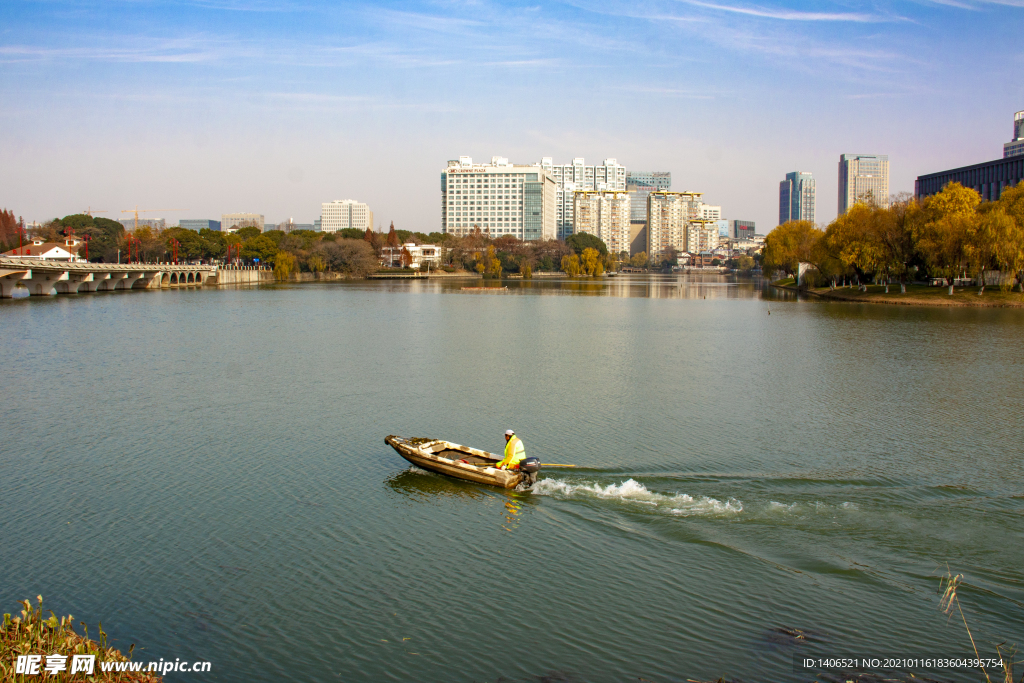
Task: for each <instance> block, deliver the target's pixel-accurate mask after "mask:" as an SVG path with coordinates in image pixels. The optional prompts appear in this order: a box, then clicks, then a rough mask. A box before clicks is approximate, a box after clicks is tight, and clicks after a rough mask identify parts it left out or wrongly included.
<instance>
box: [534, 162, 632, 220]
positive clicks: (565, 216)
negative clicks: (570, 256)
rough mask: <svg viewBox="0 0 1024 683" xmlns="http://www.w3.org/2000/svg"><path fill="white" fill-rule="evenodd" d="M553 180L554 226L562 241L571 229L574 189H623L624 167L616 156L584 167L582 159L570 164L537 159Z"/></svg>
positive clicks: (623, 190)
mask: <svg viewBox="0 0 1024 683" xmlns="http://www.w3.org/2000/svg"><path fill="white" fill-rule="evenodd" d="M540 167H541V168H543V169H544V170H545V171H546V172H547V173H548V174H549V175H550V176H551V178H552V179H554V181H555V185H556V188H557V189H556V192H555V225H556V230H557V236H558V239H560V240H564V239H565V238H566V237H568V236H569V235H571V234H572V231H573V211H574V206H575V204H574V202H575V199H574V194H575V193H576V192H592V191H598V192H604V191H611V192H625V191H626V167H625V166H620V165H619V164H618V162H617V161H616V160H615V159H605V160H604V163H602V164H601V165H600V166H587V164H586V162H585V161H584V160H583V159H582V158H577V159H573V160H572V163H571V164H562V165H556V164H555V163H553V161H552V158H551V157H544V158H543V159H541V161H540Z"/></svg>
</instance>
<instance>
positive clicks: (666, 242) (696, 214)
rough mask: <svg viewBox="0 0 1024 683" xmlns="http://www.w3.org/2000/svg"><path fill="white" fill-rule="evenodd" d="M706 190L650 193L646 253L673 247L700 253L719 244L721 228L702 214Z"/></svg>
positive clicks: (662, 251) (659, 252) (658, 254)
mask: <svg viewBox="0 0 1024 683" xmlns="http://www.w3.org/2000/svg"><path fill="white" fill-rule="evenodd" d="M703 194H704V193H703V192H652V193H650V194H649V195H647V253H648V255H650V256H652V257H656V256H660V255H664V254H666V253H668V252H669V250H670V249H675V250H676V251H689V252H691V253H698V252H701V251H708V250H709V249H714V248H715V247H717V246H718V227H717V225H716V224H715V222H714V221H711V220H707V219H704V218H702V217H701V207H702V206H703V202H702V201H701V197H702V196H703Z"/></svg>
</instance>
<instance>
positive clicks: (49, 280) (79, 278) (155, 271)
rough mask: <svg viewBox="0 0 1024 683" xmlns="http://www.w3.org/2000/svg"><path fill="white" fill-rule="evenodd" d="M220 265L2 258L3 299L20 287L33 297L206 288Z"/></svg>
mask: <svg viewBox="0 0 1024 683" xmlns="http://www.w3.org/2000/svg"><path fill="white" fill-rule="evenodd" d="M216 276H217V266H210V265H202V266H186V265H175V264H173V263H125V264H117V263H67V262H63V261H51V260H45V259H25V258H5V257H2V256H0V297H2V298H5V299H9V298H11V296H12V295H13V293H14V289H15V288H16V287H27V288H28V292H29V294H31V295H32V296H49V294H50V292H51V291H53V290H56V291H57V293H58V294H78V293H83V294H84V293H86V292H97V291H99V292H103V291H113V290H120V289H162V288H167V287H202V286H203V285H204V284H207V281H208V280H211V278H212V280H211V282H210V284H213V283H215V282H217V278H216Z"/></svg>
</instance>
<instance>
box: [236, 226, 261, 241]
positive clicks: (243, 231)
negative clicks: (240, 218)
mask: <svg viewBox="0 0 1024 683" xmlns="http://www.w3.org/2000/svg"><path fill="white" fill-rule="evenodd" d="M235 234H236V235H238V236H239V237H241V238H242V239H243V240H247V239H250V238H253V237H256V236H257V235H260V234H262V233H261V232H260V229H259V228H258V227H256V226H255V225H246V226H244V227H241V228H239V229H238V230H235Z"/></svg>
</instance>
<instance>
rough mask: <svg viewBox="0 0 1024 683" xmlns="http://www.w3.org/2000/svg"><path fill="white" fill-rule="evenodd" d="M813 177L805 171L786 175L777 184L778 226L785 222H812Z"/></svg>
mask: <svg viewBox="0 0 1024 683" xmlns="http://www.w3.org/2000/svg"><path fill="white" fill-rule="evenodd" d="M814 191H815V187H814V176H812V175H811V174H810V173H807V172H805V171H794V172H793V173H787V174H786V179H785V180H783V181H782V182H781V183H779V225H782V224H783V223H785V222H786V221H810V222H811V223H813V222H814V203H815V202H814Z"/></svg>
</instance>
